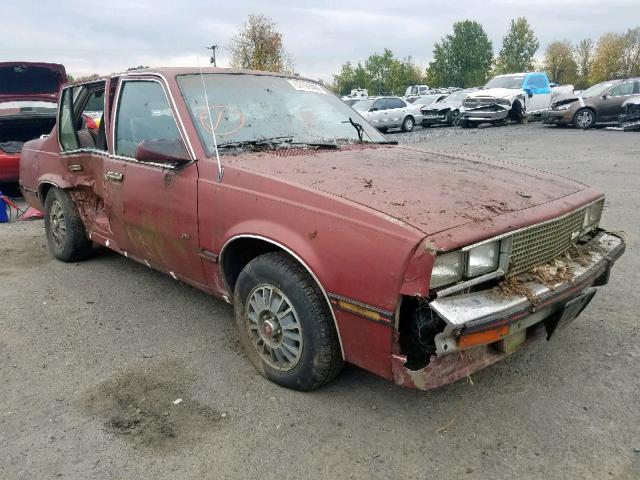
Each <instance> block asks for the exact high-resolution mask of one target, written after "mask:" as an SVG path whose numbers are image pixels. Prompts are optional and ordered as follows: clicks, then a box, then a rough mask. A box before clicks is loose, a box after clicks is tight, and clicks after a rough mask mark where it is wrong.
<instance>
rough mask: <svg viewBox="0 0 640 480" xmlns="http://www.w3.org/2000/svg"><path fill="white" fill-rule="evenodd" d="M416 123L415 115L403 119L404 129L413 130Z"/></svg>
mask: <svg viewBox="0 0 640 480" xmlns="http://www.w3.org/2000/svg"><path fill="white" fill-rule="evenodd" d="M415 124H416V122H415V120H414V119H413V117H405V119H404V120H403V121H402V131H403V132H410V131H411V130H413V127H414V126H415Z"/></svg>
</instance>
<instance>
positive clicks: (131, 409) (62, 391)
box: [0, 124, 640, 479]
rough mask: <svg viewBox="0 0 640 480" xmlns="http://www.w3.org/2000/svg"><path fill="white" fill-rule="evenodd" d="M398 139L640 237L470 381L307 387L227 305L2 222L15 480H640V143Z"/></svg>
mask: <svg viewBox="0 0 640 480" xmlns="http://www.w3.org/2000/svg"><path fill="white" fill-rule="evenodd" d="M390 136H391V137H398V138H399V139H400V140H401V141H402V142H404V143H420V142H425V146H426V147H427V148H429V149H436V150H446V151H456V152H465V153H475V154H479V155H482V156H486V157H495V158H499V159H503V160H510V161H517V162H521V163H525V164H527V165H530V166H533V167H536V168H542V169H546V170H550V171H553V172H556V173H559V174H562V175H567V176H571V177H576V178H578V179H580V180H583V181H584V182H587V183H590V184H593V185H596V186H598V187H600V188H601V189H603V190H604V191H606V192H607V195H608V196H607V204H606V210H605V214H604V222H603V223H604V225H606V226H607V227H609V228H611V229H613V230H624V231H626V232H627V234H628V239H629V246H628V250H627V253H626V255H625V256H624V257H623V258H622V260H621V262H620V263H619V264H618V265H616V268H615V271H614V274H613V276H612V279H611V283H610V285H608V286H607V287H605V288H603V289H602V291H601V292H600V293H599V294H598V295H597V296H596V298H595V299H594V302H593V303H592V304H591V306H590V307H589V308H588V309H587V311H586V312H585V313H584V314H583V315H582V317H580V318H579V319H578V320H577V321H576V322H575V323H574V324H573V325H572V326H571V327H570V328H569V329H567V330H564V331H562V332H561V333H560V334H559V335H558V337H557V338H556V339H554V341H552V342H551V343H548V344H542V345H537V346H535V347H533V348H532V349H529V350H525V351H521V352H519V353H517V354H515V355H514V356H512V357H511V358H509V359H508V360H507V361H505V362H503V363H501V364H499V365H497V366H495V367H493V368H490V369H488V370H485V371H483V372H481V373H479V374H476V375H474V376H473V378H472V380H473V383H472V384H471V383H468V382H459V383H457V384H454V385H452V386H448V387H445V388H442V389H440V390H437V391H431V392H418V391H413V390H406V389H402V388H399V387H396V386H394V385H392V384H389V383H388V382H386V381H384V380H381V379H378V378H376V377H374V376H372V375H370V374H368V373H366V372H364V371H362V370H360V369H357V368H354V367H349V368H346V369H345V371H344V372H343V374H342V375H341V376H340V378H339V379H338V380H337V381H336V382H334V383H333V384H331V385H329V386H328V387H326V388H324V389H322V390H320V391H318V392H314V393H311V394H302V393H296V392H291V391H288V390H284V389H282V388H278V387H277V386H275V385H273V384H271V383H269V382H267V381H265V380H263V379H262V378H261V377H260V376H258V375H257V374H256V373H255V372H254V370H253V368H252V367H251V366H250V365H249V363H248V361H246V360H245V359H244V357H243V355H242V352H241V351H240V349H239V347H238V344H237V342H236V339H235V335H234V332H233V329H232V316H231V315H232V310H231V307H230V306H228V305H226V304H225V303H224V302H222V301H220V300H216V299H213V298H209V297H207V296H206V295H204V294H202V293H201V292H199V291H196V290H194V289H192V288H189V287H187V286H184V285H181V284H179V283H176V282H175V281H173V280H172V279H171V278H169V277H165V276H162V275H161V274H159V273H156V272H154V271H151V270H149V269H148V268H146V267H144V266H142V265H138V264H136V263H134V262H132V261H130V260H127V259H125V258H122V257H119V256H117V255H115V254H111V253H108V252H104V251H103V252H99V253H98V255H97V257H96V258H95V259H93V260H91V261H88V262H84V263H81V264H63V263H60V262H57V261H54V260H52V259H51V257H50V256H49V253H48V251H47V249H46V247H45V238H44V231H43V225H42V222H40V221H38V222H34V223H18V224H10V225H1V226H0V259H1V261H0V279H1V282H0V362H1V363H0V385H2V387H1V390H0V478H2V479H22V478H25V479H27V478H28V479H32V478H35V479H41V478H43V479H44V478H74V479H87V478H96V479H102V478H136V479H160V478H181V479H186V478H363V479H371V478H374V479H386V478H418V479H427V478H428V479H432V478H470V479H471V478H482V479H485V478H522V479H524V478H535V479H538V478H549V479H559V478H570V479H576V478H580V479H586V478H597V479H604V478H616V479H623V478H624V479H627V478H628V479H631V478H640V408H639V407H640V335H639V332H640V323H639V321H638V311H640V297H639V296H638V293H637V292H638V290H639V289H640V273H639V272H640V261H639V253H638V238H639V236H640V190H639V189H640V134H635V133H626V134H624V133H619V132H608V131H588V132H582V131H576V130H569V129H554V128H544V127H542V125H540V124H531V125H524V126H508V127H501V128H487V129H474V130H461V129H447V128H434V129H429V130H421V129H416V131H415V132H413V133H411V134H402V135H393V134H392V135H390ZM398 168H401V166H400V165H399V166H398ZM178 398H181V399H182V402H181V403H180V404H179V405H174V404H173V401H174V400H176V399H178Z"/></svg>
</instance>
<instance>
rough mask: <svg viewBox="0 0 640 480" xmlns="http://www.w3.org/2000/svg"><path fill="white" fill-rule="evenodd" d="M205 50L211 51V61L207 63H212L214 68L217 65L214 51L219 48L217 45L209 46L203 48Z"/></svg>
mask: <svg viewBox="0 0 640 480" xmlns="http://www.w3.org/2000/svg"><path fill="white" fill-rule="evenodd" d="M205 48H206V49H207V50H211V59H210V60H209V63H212V64H213V66H214V67H217V66H218V65H217V64H216V50H217V49H218V48H220V46H219V45H211V46H210V47H205Z"/></svg>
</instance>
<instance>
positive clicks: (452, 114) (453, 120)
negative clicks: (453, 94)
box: [446, 110, 460, 127]
mask: <svg viewBox="0 0 640 480" xmlns="http://www.w3.org/2000/svg"><path fill="white" fill-rule="evenodd" d="M446 121H447V125H449V126H450V127H457V126H458V125H460V112H459V111H458V110H454V111H449V112H447V117H446Z"/></svg>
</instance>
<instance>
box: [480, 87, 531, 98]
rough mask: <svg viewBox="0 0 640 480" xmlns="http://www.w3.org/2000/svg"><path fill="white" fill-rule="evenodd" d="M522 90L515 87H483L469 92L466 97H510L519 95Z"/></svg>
mask: <svg viewBox="0 0 640 480" xmlns="http://www.w3.org/2000/svg"><path fill="white" fill-rule="evenodd" d="M521 93H522V90H520V89H515V88H485V89H482V90H478V91H477V92H473V93H470V94H469V95H467V98H475V97H494V98H511V97H515V96H516V95H520V94H521Z"/></svg>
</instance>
